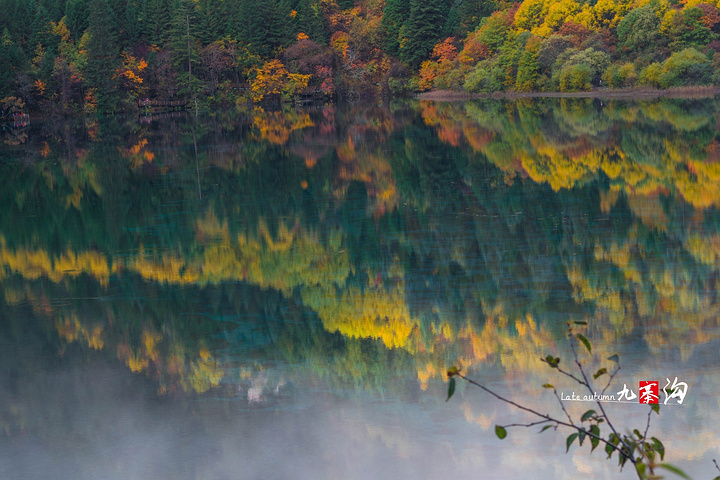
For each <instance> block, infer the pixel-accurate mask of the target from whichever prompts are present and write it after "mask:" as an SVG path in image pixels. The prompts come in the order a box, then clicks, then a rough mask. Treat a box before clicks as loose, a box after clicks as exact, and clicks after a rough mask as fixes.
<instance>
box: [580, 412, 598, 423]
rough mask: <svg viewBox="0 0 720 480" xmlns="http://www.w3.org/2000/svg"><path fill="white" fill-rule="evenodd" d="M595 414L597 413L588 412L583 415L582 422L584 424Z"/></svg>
mask: <svg viewBox="0 0 720 480" xmlns="http://www.w3.org/2000/svg"><path fill="white" fill-rule="evenodd" d="M594 413H595V410H588V411H587V412H585V413H583V416H582V417H580V421H581V422H584V421H585V420H587V419H588V418H590V417H592V416H593V414H594Z"/></svg>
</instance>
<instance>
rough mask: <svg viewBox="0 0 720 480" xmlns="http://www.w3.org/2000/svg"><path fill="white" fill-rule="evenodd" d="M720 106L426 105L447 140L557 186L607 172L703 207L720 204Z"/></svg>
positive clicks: (631, 185)
mask: <svg viewBox="0 0 720 480" xmlns="http://www.w3.org/2000/svg"><path fill="white" fill-rule="evenodd" d="M715 107H716V105H715V103H713V102H712V101H697V100H684V101H678V100H658V101H653V102H642V103H629V104H628V103H627V102H610V103H609V104H607V105H605V104H604V103H603V104H601V102H600V101H599V100H587V99H562V100H561V101H559V102H555V101H553V102H552V103H550V101H546V100H545V101H544V100H537V101H532V102H528V101H523V100H521V101H518V102H497V101H485V102H478V103H473V104H469V105H467V106H465V107H463V108H459V107H457V106H452V105H449V106H448V105H440V106H437V105H433V104H422V105H421V109H422V114H423V116H424V118H425V122H426V123H428V124H429V125H433V126H434V127H435V128H436V130H437V134H438V136H439V138H440V139H442V140H444V141H445V142H446V143H448V144H450V145H453V146H457V145H459V138H463V139H464V140H465V142H466V143H467V144H468V145H470V147H471V148H472V149H473V150H474V151H476V152H480V153H482V154H483V155H484V156H485V157H486V158H487V159H488V160H490V161H491V162H493V163H495V164H496V165H498V166H499V167H500V168H502V169H503V170H506V171H508V170H510V171H514V173H516V174H519V175H525V174H528V175H529V176H530V177H531V178H532V179H533V180H535V181H536V182H540V183H545V182H546V183H549V184H550V185H551V186H552V188H553V189H554V190H559V189H562V188H573V187H576V186H581V185H583V184H584V183H585V182H588V181H592V180H594V179H598V178H603V177H605V178H609V179H610V180H611V183H612V184H613V185H614V186H616V188H620V189H622V190H624V191H626V192H627V193H638V192H639V193H645V194H651V193H655V192H657V191H659V190H662V191H670V192H673V193H679V194H680V195H682V197H683V198H684V199H685V200H686V201H687V202H689V203H691V204H692V205H694V206H696V207H699V208H708V207H710V206H717V205H718V204H720V190H719V188H720V187H718V185H720V182H718V180H720V167H718V162H717V155H716V153H715V152H716V151H717V147H716V145H717V141H716V132H715V120H714V116H713V115H714V111H713V109H714V108H715ZM473 125H474V126H473ZM451 129H454V131H455V133H453V134H450V133H448V130H451ZM450 138H456V140H452V141H451V140H448V139H450ZM488 138H492V140H487V139H488ZM478 139H481V140H482V139H484V140H483V141H480V142H478Z"/></svg>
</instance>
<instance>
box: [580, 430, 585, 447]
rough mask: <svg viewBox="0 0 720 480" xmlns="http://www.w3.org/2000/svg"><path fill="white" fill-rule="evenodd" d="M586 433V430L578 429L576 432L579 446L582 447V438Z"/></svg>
mask: <svg viewBox="0 0 720 480" xmlns="http://www.w3.org/2000/svg"><path fill="white" fill-rule="evenodd" d="M586 435H587V432H586V431H585V430H580V431H579V432H578V442H579V443H580V446H581V447H582V443H583V440H585V436H586Z"/></svg>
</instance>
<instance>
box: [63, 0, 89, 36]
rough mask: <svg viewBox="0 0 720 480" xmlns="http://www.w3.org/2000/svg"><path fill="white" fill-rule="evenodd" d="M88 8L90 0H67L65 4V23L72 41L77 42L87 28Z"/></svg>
mask: <svg viewBox="0 0 720 480" xmlns="http://www.w3.org/2000/svg"><path fill="white" fill-rule="evenodd" d="M89 10H90V0H68V1H67V3H66V4H65V24H66V25H67V27H68V30H70V38H72V39H73V41H74V42H77V41H78V40H79V39H80V37H82V34H83V33H84V32H85V30H87V28H88V11H89Z"/></svg>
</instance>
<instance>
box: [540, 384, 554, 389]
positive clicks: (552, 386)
mask: <svg viewBox="0 0 720 480" xmlns="http://www.w3.org/2000/svg"><path fill="white" fill-rule="evenodd" d="M543 388H555V385H550V384H549V383H543Z"/></svg>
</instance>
